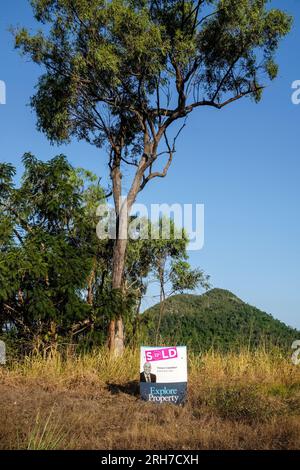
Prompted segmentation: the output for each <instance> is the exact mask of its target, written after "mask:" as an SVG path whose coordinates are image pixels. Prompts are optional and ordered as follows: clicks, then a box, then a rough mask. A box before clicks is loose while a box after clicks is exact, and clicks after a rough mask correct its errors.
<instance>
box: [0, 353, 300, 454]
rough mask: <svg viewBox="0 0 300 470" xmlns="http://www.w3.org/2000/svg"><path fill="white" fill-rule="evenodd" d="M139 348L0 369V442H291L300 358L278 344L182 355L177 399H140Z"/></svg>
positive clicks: (96, 445) (296, 434) (299, 421)
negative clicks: (183, 395) (184, 370)
mask: <svg viewBox="0 0 300 470" xmlns="http://www.w3.org/2000/svg"><path fill="white" fill-rule="evenodd" d="M138 364H139V354H138V351H132V350H128V351H126V353H125V355H124V356H123V357H122V358H121V359H117V360H113V359H111V358H109V356H108V355H107V353H106V351H105V350H100V351H98V352H94V353H92V354H86V355H83V356H78V357H77V356H74V355H73V354H65V355H64V356H62V355H60V354H57V353H56V354H53V355H52V356H51V357H48V358H47V359H44V358H41V357H38V356H33V357H27V358H26V359H25V360H24V361H23V362H22V363H13V364H10V365H9V366H8V367H7V368H2V369H0V393H1V402H0V419H1V428H0V448H1V449H55V448H58V449H161V450H163V449H299V448H300V367H297V366H294V365H293V364H292V363H291V362H290V358H289V357H285V356H284V355H282V354H279V353H274V354H266V353H265V352H263V351H257V352H256V353H249V352H241V353H239V354H226V355H220V354H216V353H213V352H211V353H207V354H204V355H202V356H199V355H197V356H196V355H190V362H189V398H188V402H187V404H186V405H185V406H183V407H176V406H174V405H156V404H150V403H144V402H141V401H140V399H139V397H138V396H137V382H136V380H137V378H138Z"/></svg>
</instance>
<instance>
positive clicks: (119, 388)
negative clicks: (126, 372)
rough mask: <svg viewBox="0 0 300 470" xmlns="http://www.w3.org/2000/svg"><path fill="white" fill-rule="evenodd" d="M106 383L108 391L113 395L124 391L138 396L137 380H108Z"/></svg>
mask: <svg viewBox="0 0 300 470" xmlns="http://www.w3.org/2000/svg"><path fill="white" fill-rule="evenodd" d="M106 385H107V388H108V390H109V391H110V393H112V394H113V395H118V394H119V393H126V394H127V395H131V396H134V397H138V396H139V395H140V387H139V382H138V381H137V380H131V381H130V382H127V383H124V384H116V383H109V382H108V383H107V384H106Z"/></svg>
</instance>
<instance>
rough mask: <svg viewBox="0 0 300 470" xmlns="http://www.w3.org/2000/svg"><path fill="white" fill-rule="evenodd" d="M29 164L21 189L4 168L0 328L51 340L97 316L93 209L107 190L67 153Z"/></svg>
mask: <svg viewBox="0 0 300 470" xmlns="http://www.w3.org/2000/svg"><path fill="white" fill-rule="evenodd" d="M23 163H24V168H25V171H24V175H23V177H22V181H21V185H20V187H19V188H14V186H13V184H12V177H13V175H14V170H13V169H12V168H11V166H10V165H5V164H3V165H2V166H1V187H0V204H1V206H2V207H1V209H2V210H1V216H0V240H1V244H0V286H1V288H0V309H1V325H0V326H1V328H3V326H4V325H6V326H7V327H8V328H9V331H12V330H13V329H16V331H17V332H18V335H19V336H21V337H23V338H25V339H26V340H28V341H33V339H34V338H39V340H41V341H44V340H45V341H46V342H47V341H50V342H51V339H52V340H55V341H56V339H57V335H58V334H60V335H63V334H67V333H70V331H71V330H72V326H73V325H74V324H76V322H80V321H83V320H85V319H86V318H87V317H89V316H90V315H91V306H90V305H88V304H87V303H86V302H85V299H84V297H83V293H84V290H85V289H86V284H87V278H88V276H89V274H90V272H91V268H92V262H93V257H94V256H95V253H96V249H97V243H96V241H97V239H96V235H95V231H94V230H93V227H94V228H95V221H94V224H93V218H92V214H91V209H92V205H93V204H94V205H95V204H96V202H97V201H98V202H99V201H100V200H101V198H103V192H102V189H101V188H99V186H98V184H95V178H94V177H93V175H91V174H89V173H87V172H86V173H83V172H82V170H81V171H77V170H75V169H74V168H72V167H71V165H70V164H69V163H68V162H67V160H66V158H65V157H64V156H62V155H59V156H57V157H55V158H54V159H52V160H51V161H49V162H46V163H44V162H41V161H39V160H37V159H36V158H35V157H34V156H33V155H31V154H25V155H24V157H23ZM95 209H96V206H95V207H94V210H93V213H95ZM92 234H94V236H92Z"/></svg>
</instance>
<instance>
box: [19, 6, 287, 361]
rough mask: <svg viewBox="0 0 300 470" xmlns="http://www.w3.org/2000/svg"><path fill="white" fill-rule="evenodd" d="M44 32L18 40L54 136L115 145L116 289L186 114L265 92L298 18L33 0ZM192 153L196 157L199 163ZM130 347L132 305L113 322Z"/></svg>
mask: <svg viewBox="0 0 300 470" xmlns="http://www.w3.org/2000/svg"><path fill="white" fill-rule="evenodd" d="M31 3H32V6H33V11H34V15H35V18H36V19H37V20H38V21H39V22H41V23H43V24H44V32H42V31H40V32H38V33H36V34H31V33H30V32H29V31H28V30H26V29H19V30H18V31H16V47H17V48H20V49H21V50H22V51H23V52H24V53H25V54H26V55H29V56H30V57H31V58H32V60H33V61H34V62H36V63H37V64H39V65H41V66H42V67H43V70H44V72H43V74H42V75H41V77H40V79H39V81H38V84H37V89H36V94H35V95H34V96H33V97H32V100H31V104H32V106H33V108H34V109H35V110H36V113H37V123H38V128H39V129H40V130H41V131H43V132H45V134H46V135H47V137H48V138H49V139H50V140H51V141H54V142H67V141H69V140H70V139H72V138H73V137H76V138H78V139H79V140H85V141H87V142H90V143H91V144H93V145H95V146H97V147H102V146H104V147H105V148H106V150H107V154H108V165H109V170H110V179H111V191H112V195H113V200H114V205H115V212H116V218H117V237H116V240H115V246H114V254H113V290H114V291H121V290H122V283H123V277H124V264H125V256H126V245H127V240H126V236H124V233H123V232H124V227H125V230H126V223H127V220H128V214H127V212H126V211H124V210H122V207H124V206H123V205H122V203H121V200H122V199H121V196H122V191H124V178H123V177H124V167H126V166H129V167H130V169H131V170H132V171H130V172H129V173H128V175H129V181H128V183H127V184H128V188H129V190H128V193H127V206H128V210H129V211H130V208H131V207H132V205H133V203H134V201H135V200H136V197H137V195H138V193H139V191H141V190H142V189H143V188H144V187H145V186H146V185H147V184H148V183H149V182H150V181H151V180H153V179H154V178H161V177H164V176H166V174H167V172H168V169H169V167H170V165H171V162H172V159H173V156H174V152H175V142H176V137H177V136H178V134H179V132H180V130H181V129H182V127H183V126H184V123H185V119H186V117H187V116H188V115H189V114H191V113H192V112H193V111H196V110H197V109H198V108H199V109H203V108H204V107H212V108H215V109H216V110H220V109H222V108H223V107H224V106H226V105H229V104H230V103H233V102H235V101H238V100H240V99H241V98H243V97H246V96H248V97H251V98H253V99H254V100H255V101H259V99H260V98H261V95H262V91H263V88H264V85H265V83H266V82H267V81H268V80H269V79H270V80H273V79H274V78H275V77H276V74H277V65H276V63H275V61H274V54H275V52H276V50H277V47H278V44H279V41H280V39H282V37H284V36H285V35H286V34H287V33H288V31H289V29H290V26H291V18H290V17H289V16H288V15H286V14H285V13H284V12H282V11H280V10H278V9H270V8H268V5H267V4H268V3H269V2H268V0H32V2H31ZM193 164H194V163H193V159H192V156H191V157H190V158H189V159H187V165H189V166H190V167H191V168H192V167H193ZM109 345H110V348H111V350H112V351H116V352H117V353H120V352H122V349H123V345H124V332H123V319H122V312H121V311H120V312H119V313H118V314H117V315H116V316H115V317H114V318H112V320H111V322H110V327H109Z"/></svg>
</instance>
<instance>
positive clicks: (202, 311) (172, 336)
mask: <svg viewBox="0 0 300 470" xmlns="http://www.w3.org/2000/svg"><path fill="white" fill-rule="evenodd" d="M159 312H160V308H159V304H157V305H155V306H154V307H151V308H150V309H148V310H147V311H146V312H145V313H143V314H142V316H141V325H142V326H141V327H142V329H144V330H143V331H144V334H145V336H146V338H147V339H148V341H149V344H151V342H152V341H154V337H155V331H156V324H157V321H158V316H159ZM160 332H161V337H162V340H163V341H164V342H165V343H167V344H187V345H188V346H189V347H190V348H191V349H193V350H195V351H205V350H209V349H210V348H214V349H217V350H220V351H228V350H235V349H236V350H239V349H240V348H245V347H247V348H248V347H249V348H251V349H252V348H256V347H258V346H261V345H264V346H265V347H266V348H268V347H271V346H278V347H281V348H285V349H290V348H291V344H292V342H293V341H294V340H295V338H297V336H298V335H299V332H298V331H296V330H294V329H292V328H290V327H288V326H286V325H285V324H284V323H282V322H280V321H279V320H275V319H274V318H272V316H271V315H268V314H267V313H264V312H262V311H260V310H258V309H257V308H255V307H252V306H250V305H248V304H246V303H244V302H243V301H241V300H240V299H239V298H238V297H236V296H235V295H234V294H232V293H231V292H228V291H225V290H222V289H212V290H210V291H209V292H207V293H205V294H203V295H201V296H197V295H188V294H183V295H174V296H172V297H170V298H169V299H167V300H166V301H165V305H164V314H163V316H162V319H161V327H160Z"/></svg>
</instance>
